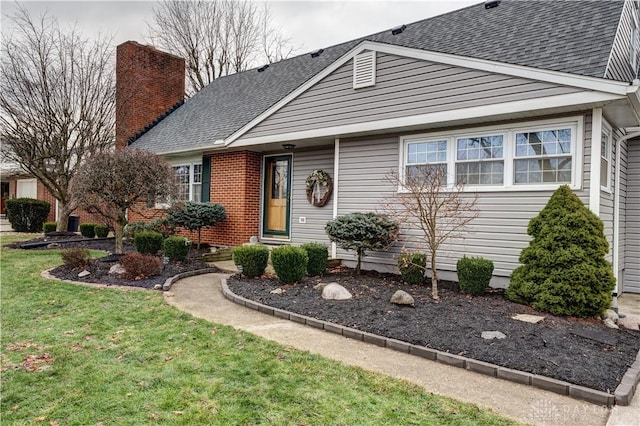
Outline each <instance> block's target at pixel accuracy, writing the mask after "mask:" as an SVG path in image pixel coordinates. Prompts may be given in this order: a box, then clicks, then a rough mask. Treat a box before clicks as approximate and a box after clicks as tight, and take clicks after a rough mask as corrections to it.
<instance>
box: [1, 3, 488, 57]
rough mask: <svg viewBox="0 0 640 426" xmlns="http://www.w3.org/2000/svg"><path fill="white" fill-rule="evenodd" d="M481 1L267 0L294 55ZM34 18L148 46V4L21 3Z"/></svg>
mask: <svg viewBox="0 0 640 426" xmlns="http://www.w3.org/2000/svg"><path fill="white" fill-rule="evenodd" d="M479 2H481V0H473V1H470V0H416V1H375V0H374V1H372V0H368V1H315V0H299V1H269V4H270V9H271V13H272V17H273V20H274V21H275V22H274V23H275V24H276V26H279V27H280V28H281V30H282V31H283V32H284V33H286V34H287V35H288V36H289V37H290V38H291V40H292V41H293V43H294V45H296V46H299V47H300V49H299V50H298V53H304V52H307V51H311V50H315V49H318V48H320V47H326V46H331V45H333V44H337V43H340V42H344V41H348V40H352V39H355V38H357V37H360V36H364V35H368V34H372V33H375V32H378V31H383V30H385V29H389V28H392V27H394V26H396V25H400V24H407V23H410V22H414V21H418V20H421V19H424V18H428V17H430V16H435V15H440V14H442V13H446V12H449V11H451V10H455V9H460V8H463V7H466V6H468V5H471V4H474V3H479ZM19 4H21V5H22V6H23V7H25V8H26V9H27V10H29V11H30V12H31V13H32V14H35V15H40V14H41V13H43V12H45V11H47V13H48V14H49V15H51V16H53V17H55V18H57V19H58V21H59V22H60V23H61V24H63V26H64V25H74V24H76V25H77V26H78V28H79V29H80V30H81V31H82V33H83V34H84V35H85V36H88V37H91V36H93V35H96V34H98V32H100V31H102V32H103V33H105V34H110V35H113V36H114V41H115V44H120V43H122V42H124V41H127V40H135V41H139V42H145V41H147V38H146V37H147V22H150V21H151V19H152V10H153V6H154V4H155V2H151V1H65V2H60V1H21V2H19ZM0 7H1V12H2V24H3V25H2V26H3V32H4V31H6V29H7V28H8V27H7V26H6V24H7V21H6V15H10V14H11V13H13V11H14V10H15V7H16V2H12V1H5V0H2V1H1V2H0Z"/></svg>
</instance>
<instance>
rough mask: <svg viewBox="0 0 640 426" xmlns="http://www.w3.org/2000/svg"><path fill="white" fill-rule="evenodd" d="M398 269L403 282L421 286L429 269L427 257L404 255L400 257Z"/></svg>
mask: <svg viewBox="0 0 640 426" xmlns="http://www.w3.org/2000/svg"><path fill="white" fill-rule="evenodd" d="M398 269H399V270H400V276H401V277H402V281H404V282H406V283H407V284H420V283H421V282H422V280H423V279H424V272H425V270H426V269H427V255H426V254H423V253H402V254H400V256H398Z"/></svg>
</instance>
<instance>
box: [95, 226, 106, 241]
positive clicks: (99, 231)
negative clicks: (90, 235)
mask: <svg viewBox="0 0 640 426" xmlns="http://www.w3.org/2000/svg"><path fill="white" fill-rule="evenodd" d="M93 230H94V232H95V234H96V237H98V238H107V236H108V235H109V227H108V226H107V225H96V226H94V227H93Z"/></svg>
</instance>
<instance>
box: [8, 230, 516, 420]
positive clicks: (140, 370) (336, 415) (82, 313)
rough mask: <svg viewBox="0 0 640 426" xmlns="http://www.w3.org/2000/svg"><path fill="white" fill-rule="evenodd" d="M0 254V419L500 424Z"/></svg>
mask: <svg viewBox="0 0 640 426" xmlns="http://www.w3.org/2000/svg"><path fill="white" fill-rule="evenodd" d="M14 238H15V237H14ZM9 240H10V239H9V238H4V239H3V241H2V244H6V243H7V242H9ZM0 255H1V269H0V274H1V275H0V279H1V280H2V293H1V295H2V314H1V319H2V341H1V345H2V347H1V352H0V353H1V355H0V359H1V373H2V376H1V385H2V400H1V402H0V413H2V418H1V419H0V421H1V422H2V424H3V425H13V424H32V423H34V422H38V423H42V424H47V425H48V424H60V425H63V424H75V425H85V424H99V423H100V424H105V425H106V424H119V425H120V424H131V425H139V424H220V425H242V424H249V425H256V424H273V425H299V424H304V425H356V424H358V425H360V424H362V425H364V424H371V425H390V424H393V425H396V424H406V425H410V424H416V425H425V424H452V425H478V424H480V425H485V424H486V425H493V424H495V425H498V424H499V425H503V424H511V422H510V421H508V420H506V419H504V418H502V417H499V416H497V415H495V414H493V413H491V412H489V411H486V410H480V409H479V408H478V407H476V406H473V405H470V404H464V403H460V402H457V401H454V400H452V399H448V398H443V397H437V396H434V395H431V394H429V393H428V392H426V391H424V390H423V389H422V388H419V387H417V386H414V385H412V384H408V383H406V382H403V381H400V380H395V379H391V378H389V377H386V376H383V375H378V374H373V373H369V372H366V371H364V370H362V369H358V368H352V367H346V366H344V365H342V364H339V363H337V362H333V361H329V360H327V359H324V358H322V357H319V356H316V355H312V354H309V353H306V352H301V351H298V350H293V349H290V348H286V347H283V346H280V345H278V344H275V343H272V342H269V341H267V340H264V339H261V338H259V337H256V336H253V335H251V334H248V333H245V332H241V331H237V330H234V329H232V328H230V327H226V326H221V325H216V324H211V323H209V322H207V321H204V320H200V319H195V318H193V317H192V316H191V315H188V314H185V313H182V312H180V311H178V310H176V309H174V308H172V307H170V306H168V305H167V304H165V303H164V301H163V299H162V295H161V293H160V292H155V291H118V290H109V289H98V288H91V287H84V286H76V285H73V284H66V283H61V282H57V281H50V280H46V279H43V278H41V277H40V271H42V270H44V269H47V268H50V267H53V266H55V265H57V264H59V263H60V256H59V251H53V250H48V251H42V250H33V251H20V250H10V249H6V248H2V251H1V253H0Z"/></svg>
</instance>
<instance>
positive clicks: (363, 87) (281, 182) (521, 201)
mask: <svg viewBox="0 0 640 426" xmlns="http://www.w3.org/2000/svg"><path fill="white" fill-rule="evenodd" d="M494 6H495V7H494ZM125 50H126V51H128V52H129V55H128V56H127V55H125V54H124V53H126V52H125ZM131 52H136V53H131ZM639 53H640V39H639V36H638V3H637V2H631V1H627V2H622V1H617V2H616V1H580V2H573V1H526V2H524V1H508V0H504V1H502V2H497V1H488V2H486V3H480V4H478V5H475V6H471V7H467V8H464V9H461V10H458V11H454V12H451V13H448V14H445V15H441V16H436V17H434V18H430V19H426V20H423V21H419V22H415V23H412V24H408V25H406V26H404V25H403V26H399V27H397V28H394V29H393V30H391V29H390V30H387V31H384V32H381V33H378V34H374V35H371V36H367V37H363V38H361V39H358V40H353V41H350V42H346V43H343V44H339V45H336V46H331V47H326V48H324V49H323V50H322V49H320V50H318V51H315V52H313V53H311V54H305V55H300V56H297V57H295V58H291V59H287V60H284V61H281V62H278V63H274V64H271V65H270V66H268V67H266V66H265V67H261V68H258V69H253V70H249V71H246V72H242V73H238V74H235V75H230V76H227V77H222V78H219V79H217V80H215V81H214V82H213V83H211V84H210V85H209V86H207V87H206V88H204V89H203V90H202V91H201V92H199V93H197V94H196V95H195V96H193V98H191V99H189V100H187V101H186V102H185V103H184V105H182V106H179V107H177V108H176V109H175V110H173V112H171V113H170V114H168V115H167V116H166V117H163V118H162V119H160V120H156V122H155V123H154V125H152V126H148V127H147V128H144V127H145V126H146V125H147V124H149V122H151V121H152V120H153V119H155V118H156V117H158V116H159V115H160V113H161V112H164V111H167V110H168V109H169V107H171V106H173V105H174V104H176V103H177V102H180V101H182V96H183V93H184V86H183V85H182V86H181V88H180V87H178V88H177V90H176V91H175V92H173V94H172V95H170V96H167V93H166V92H167V91H168V90H169V89H168V88H169V87H171V86H174V85H175V83H176V82H179V80H180V78H181V77H176V73H179V72H180V71H182V72H184V71H183V70H184V62H181V61H180V60H179V59H178V58H175V57H171V56H170V55H164V56H163V54H162V53H161V52H158V51H156V50H154V49H152V48H149V47H144V46H140V45H138V44H137V43H132V42H128V43H125V44H123V45H121V46H119V48H118V61H119V68H120V67H122V69H125V68H126V69H131V68H132V67H133V68H135V67H136V66H140V67H142V68H141V69H139V70H137V71H136V72H135V73H134V75H137V76H143V78H142V80H139V81H137V83H136V85H142V87H144V88H145V90H140V91H139V93H141V97H139V98H138V99H137V100H135V99H134V100H133V101H131V102H130V103H129V107H130V108H131V109H130V110H129V111H128V112H127V113H125V116H130V117H137V118H136V119H137V120H138V121H142V123H139V125H138V126H136V125H132V124H131V123H128V124H127V125H126V126H122V127H120V133H119V135H118V136H117V140H118V143H119V144H120V145H121V146H122V145H126V144H127V142H129V143H131V142H132V143H131V146H132V147H135V148H142V149H147V150H150V151H153V152H156V153H158V154H161V155H163V156H164V157H165V158H166V159H167V160H169V161H170V162H171V163H172V164H174V165H175V166H176V170H177V171H178V172H179V176H180V183H181V186H182V188H183V192H182V193H183V198H185V199H191V200H202V201H212V202H219V203H222V204H223V205H224V206H225V208H226V209H227V212H228V215H229V219H228V220H227V221H226V222H225V223H224V225H222V226H219V227H217V228H216V229H214V230H212V231H209V232H208V233H207V234H206V238H207V240H208V241H209V242H211V243H214V244H225V245H237V244H240V243H243V242H245V241H248V239H249V237H250V236H253V235H255V236H257V237H258V238H259V240H260V241H262V242H265V243H283V242H288V243H292V244H299V243H303V242H307V241H320V242H325V243H328V238H327V236H326V235H325V232H324V226H325V223H326V222H327V221H328V220H330V219H332V218H334V217H336V216H338V215H343V214H346V213H350V212H354V211H363V210H364V211H367V210H368V211H375V210H381V207H382V205H381V203H382V201H383V199H384V198H385V197H388V196H393V195H394V194H395V193H396V192H397V190H398V188H396V187H393V186H391V185H390V184H389V183H387V182H386V181H385V175H386V174H387V173H388V172H390V171H392V170H395V171H399V172H400V174H401V175H402V174H403V173H405V171H406V170H407V169H410V168H412V167H417V166H421V165H425V164H435V163H439V164H445V165H446V167H447V169H448V170H449V172H450V173H449V175H450V181H451V182H453V181H454V180H455V179H456V178H462V179H465V180H466V182H467V186H466V190H467V191H469V192H470V193H474V194H477V196H478V206H479V216H478V218H477V219H475V221H474V222H473V223H472V224H471V226H470V227H469V229H468V232H467V233H466V236H465V238H464V240H461V241H455V242H453V243H452V244H451V245H450V246H449V247H448V248H449V252H450V256H448V257H443V258H442V259H439V265H440V267H441V268H442V270H443V278H447V277H448V278H454V277H455V273H454V271H455V263H456V261H457V259H458V258H459V257H461V256H462V255H463V254H466V255H472V256H473V255H482V256H484V257H487V258H489V259H491V260H493V261H494V263H495V272H494V275H495V276H494V280H493V281H492V285H494V286H504V285H507V284H508V277H509V275H510V274H511V272H512V271H513V269H514V268H515V267H516V266H518V256H519V254H520V251H521V250H522V248H523V247H525V246H526V245H527V244H528V242H529V240H530V237H529V236H528V235H527V233H526V229H527V224H528V222H529V220H530V219H531V218H532V217H534V216H535V215H536V214H538V212H539V211H540V210H541V209H542V208H543V207H544V205H545V204H546V202H547V201H548V199H549V197H550V196H551V194H552V193H553V191H554V190H555V189H556V188H558V186H559V185H561V184H568V185H569V186H570V187H571V188H572V189H573V190H574V191H575V193H576V194H577V195H578V196H579V197H580V198H581V199H582V200H583V202H584V203H585V205H587V206H588V207H589V208H590V209H591V210H592V211H593V212H595V213H596V214H598V215H599V216H600V217H601V218H602V220H603V222H604V225H605V233H606V236H607V238H608V240H609V243H610V245H611V251H610V254H609V259H610V260H611V261H612V263H613V265H614V273H615V275H616V277H617V278H618V289H617V291H618V292H623V291H625V292H636V293H638V292H640V243H639V241H640V127H639V126H640V91H639V84H640V81H638V80H637V72H638V61H639ZM136 55H142V56H144V57H145V58H147V59H146V60H145V61H142V62H140V63H137V62H135V60H134V59H135V57H136ZM145 55H150V56H148V57H147V56H145ZM151 57H153V58H155V59H153V60H151V59H149V58H151ZM162 58H164V59H162ZM165 60H166V62H168V63H170V64H169V65H171V66H172V67H173V68H170V69H169V71H167V72H166V73H163V72H162V71H158V69H160V68H158V69H156V70H155V71H154V69H151V71H149V70H148V69H147V68H144V65H145V64H147V65H148V64H151V65H153V66H152V67H151V68H154V67H156V66H158V65H159V64H160V63H161V62H162V61H165ZM136 64H137V65H136ZM143 68H144V69H143ZM148 72H149V73H150V74H148ZM154 73H155V74H154ZM167 75H171V76H173V77H172V78H173V83H172V82H171V79H166V78H165V77H166V76H167ZM124 77H127V76H126V75H125V74H124V73H122V74H120V75H119V76H118V80H119V82H118V84H119V87H123V86H122V85H124V84H125V83H127V82H128V83H129V84H130V83H131V81H125V80H126V79H123V78H124ZM128 78H129V79H130V78H132V75H129V76H128ZM144 82H146V83H148V86H147V85H146V84H145V83H144ZM153 84H155V85H157V86H159V87H160V88H161V89H162V92H161V94H155V93H154V91H153V90H152V89H151V87H152V85H153ZM182 84H184V83H182ZM146 89H149V90H146ZM143 92H146V93H147V95H145V94H144V93H143ZM123 93H124V91H123V89H121V90H120V95H119V97H122V96H123ZM145 96H146V97H145ZM160 97H161V98H162V99H160ZM120 101H121V102H122V99H121V100H120ZM150 104H152V105H156V106H157V107H158V108H157V109H158V110H159V111H156V112H155V113H154V114H151V115H147V116H144V117H143V118H142V119H140V115H139V114H138V113H139V111H140V110H142V109H143V108H142V107H146V106H148V105H150ZM136 108H137V109H136ZM124 127H126V128H127V129H128V130H127V131H125V130H124ZM141 131H143V132H141ZM136 133H137V134H136ZM141 133H142V134H141ZM636 137H637V138H636ZM480 144H482V146H483V150H482V151H480V149H479V145H480ZM487 147H489V148H490V149H487ZM317 169H322V170H323V171H325V172H327V173H328V174H329V175H330V176H331V178H332V179H333V183H334V187H333V196H332V198H331V199H330V200H329V202H328V203H327V204H326V205H325V206H323V207H314V206H313V205H311V204H310V203H309V202H308V201H307V197H306V186H305V181H306V179H307V177H308V176H309V175H310V173H311V172H312V171H314V170H317ZM158 214H161V211H158ZM404 232H405V234H406V233H409V234H410V233H411V231H410V230H405V231H404ZM408 246H409V247H410V248H411V247H413V248H414V249H415V247H414V246H411V245H410V244H408ZM401 247H402V243H400V244H398V245H397V246H395V247H393V248H392V250H390V252H372V253H369V254H368V256H367V257H366V258H365V262H366V267H368V268H370V269H381V270H385V269H393V268H394V265H395V256H396V255H397V253H398V252H399V250H400V249H401ZM332 255H333V256H337V257H340V258H342V259H347V260H351V259H353V256H352V253H347V252H343V251H341V250H339V249H336V247H335V246H333V247H332Z"/></svg>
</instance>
